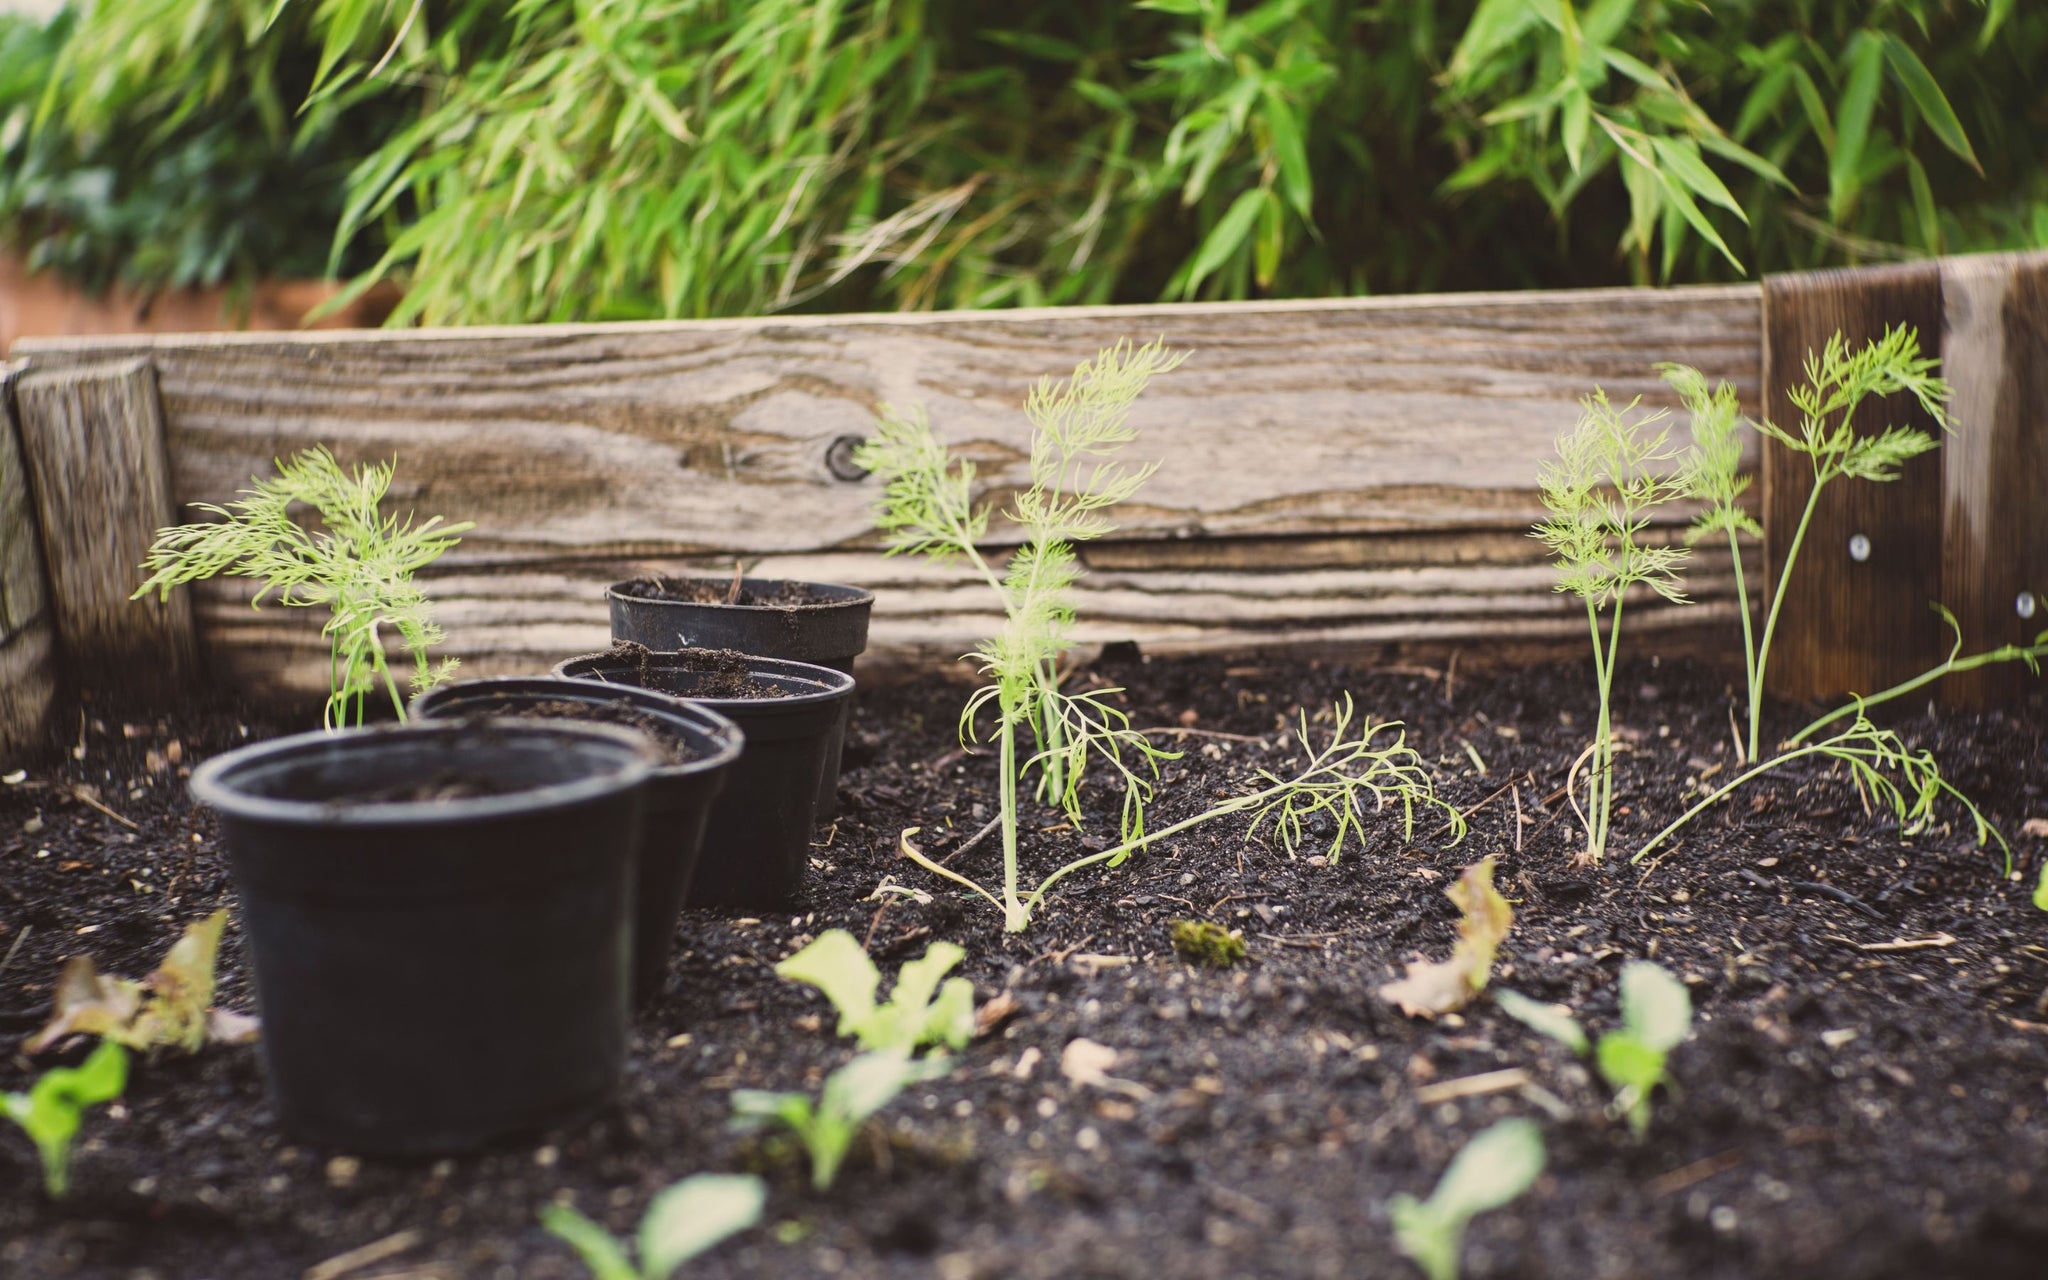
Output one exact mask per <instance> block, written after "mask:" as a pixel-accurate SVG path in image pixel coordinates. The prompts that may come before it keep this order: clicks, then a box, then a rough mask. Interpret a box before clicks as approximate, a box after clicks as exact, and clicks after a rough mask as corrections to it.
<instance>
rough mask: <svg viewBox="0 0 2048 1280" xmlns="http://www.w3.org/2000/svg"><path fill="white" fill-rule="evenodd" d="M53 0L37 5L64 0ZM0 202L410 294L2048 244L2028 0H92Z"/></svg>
mask: <svg viewBox="0 0 2048 1280" xmlns="http://www.w3.org/2000/svg"><path fill="white" fill-rule="evenodd" d="M45 7H47V6H45ZM0 22H4V25H0V228H4V236H5V240H6V244H7V246H8V247H9V248H11V249H13V250H14V251H15V252H16V253H18V254H20V255H22V256H23V257H24V258H25V259H26V260H27V261H28V262H29V263H30V264H31V265H33V266H36V267H48V268H51V269H54V270H57V271H60V272H62V273H64V274H65V275H66V276H68V277H71V278H73V279H75V280H77V281H80V282H83V283H85V284H87V285H89V286H93V287H101V286H104V285H107V284H109V283H112V282H116V281H119V282H121V283H124V284H127V285H130V286H133V287H136V288H139V289H143V290H153V289H161V288H168V287H176V286H182V285H188V284H218V283H229V284H238V283H247V282H251V281H253V280H255V279H258V278H262V277H280V276H318V275H323V274H333V275H340V276H343V277H346V278H348V279H350V280H351V281H352V282H353V285H352V287H353V288H354V289H357V290H360V289H363V288H367V287H368V286H369V285H371V284H372V283H374V282H376V281H378V280H381V279H388V280H390V281H391V282H393V283H394V284H396V285H397V286H399V287H400V288H401V289H402V290H403V291H404V300H403V302H402V303H401V304H400V306H399V309H398V311H397V312H396V313H395V315H394V316H393V322H394V323H432V324H471V323H504V322H533V321H550V320H587V319H624V318H645V317H658V316H713V315H740V314H760V313H766V312H773V311H790V310H802V311H826V310H832V311H851V310H869V309H895V308H931V307H1000V306H1017V305H1040V304H1060V303H1101V302H1138V301H1150V300H1155V299H1162V298H1166V299H1179V298H1254V297H1312V296H1329V295H1354V294H1364V293H1392V292H1413V291H1420V290H1467V289H1512V288H1524V287H1532V286H1569V285H1592V284H1606V283H1631V282H1633V283H1645V284H1648V283H1658V282H1666V281H1671V282H1679V281H1706V280H1731V279H1744V278H1751V277H1754V276H1756V275H1759V274H1761V273H1763V272H1767V271H1778V270H1787V269H1797V268H1806V267H1815V266H1824V265H1836V264H1852V263H1870V262H1880V261H1889V260H1897V259H1903V258H1911V257H1918V256H1923V255H1929V254H1935V253H1953V252H1965V251H1971V250H1980V249H1992V248H2018V247H2025V246H2038V245H2048V174H2044V170H2043V165H2042V159H2043V150H2044V148H2048V5H2042V4H2038V3H2035V4H2027V5H2020V4H2019V3H2018V2H2017V0H1922V2H1913V0H1714V2H1713V3H1699V2H1691V3H1677V2H1671V3H1666V2H1660V0H1594V2H1593V3H1584V4H1574V3H1572V0H1479V2H1478V3H1473V2H1471V0H1379V2H1375V3H1365V2H1361V0H1262V2H1259V3H1246V2H1244V0H1239V2H1237V3H1229V2H1228V0H1147V2H1145V3H1117V2H1114V0H1111V2H1103V0H1011V2H1010V3H1006V4H991V3H986V2H983V0H726V2H715V0H119V2H118V3H116V2H114V0H103V2H102V3H99V4H97V5H74V6H72V7H68V8H65V9H64V10H62V11H61V12H59V13H58V14H57V15H56V16H55V17H54V18H53V19H49V20H47V21H45V20H43V19H41V18H36V17H21V16H17V17H10V18H6V19H4V20H0Z"/></svg>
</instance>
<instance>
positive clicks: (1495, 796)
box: [1428, 782, 1519, 840]
mask: <svg viewBox="0 0 2048 1280" xmlns="http://www.w3.org/2000/svg"><path fill="white" fill-rule="evenodd" d="M1513 788H1514V784H1513V783H1512V782H1511V783H1509V784H1508V785H1507V786H1505V787H1502V788H1501V789H1500V790H1498V791H1496V792H1494V793H1493V794H1492V795H1490V796H1488V797H1486V799H1484V800H1481V801H1480V802H1479V803H1478V804H1475V805H1473V806H1472V807H1471V808H1470V809H1467V810H1465V814H1464V816H1465V817H1466V818H1468V819H1469V818H1471V816H1472V815H1473V814H1475V813H1477V812H1479V811H1480V810H1481V809H1484V808H1485V807H1486V806H1487V805H1490V804H1492V803H1493V802H1494V801H1496V800H1498V799H1500V798H1501V797H1502V796H1504V795H1506V794H1507V793H1508V792H1509V791H1510V790H1512V789H1513ZM1518 803H1519V802H1518ZM1450 829H1451V824H1450V823H1448V822H1446V823H1445V824H1444V825H1442V826H1440V827H1438V828H1437V829H1436V830H1434V831H1432V832H1430V833H1429V837H1428V838H1429V839H1431V840H1434V839H1436V838H1437V837H1438V836H1440V835H1442V834H1443V833H1444V832H1446V831H1449V830H1450Z"/></svg>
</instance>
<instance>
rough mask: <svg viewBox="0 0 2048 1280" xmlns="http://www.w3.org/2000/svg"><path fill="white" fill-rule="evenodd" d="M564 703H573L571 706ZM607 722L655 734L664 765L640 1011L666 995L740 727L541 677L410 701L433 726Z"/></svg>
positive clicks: (644, 880)
mask: <svg viewBox="0 0 2048 1280" xmlns="http://www.w3.org/2000/svg"><path fill="white" fill-rule="evenodd" d="M564 704H570V705H567V706H565V705H564ZM579 706H580V707H583V708H588V709H589V710H588V711H586V712H584V713H583V714H584V715H589V716H592V717H593V718H596V719H600V720H603V719H610V720H612V721H613V722H614V723H619V724H623V725H624V726H625V727H627V728H638V729H642V730H645V731H648V732H650V733H652V734H653V736H654V737H655V738H656V740H657V744H658V745H659V746H660V747H661V749H662V755H663V763H662V764H661V765H660V766H658V767H657V768H656V769H655V770H654V773H653V775H652V776H651V777H649V778H648V780H647V787H646V813H645V817H644V819H643V821H642V822H641V826H640V850H639V856H638V858H637V860H636V863H635V873H634V876H635V878H634V887H633V898H634V908H633V1003H634V1005H635V1006H636V1007H637V1006H640V1005H644V1004H646V1003H647V1002H648V1001H650V1000H652V999H654V998H655V997H656V996H658V995H660V994H661V989H662V979H663V975H665V974H666V973H667V971H668V955H669V950H670V948H671V947H672V946H673V945H674V942H675V934H676V917H677V915H679V914H680V913H681V912H682V909H683V899H684V895H686V894H687V893H688V892H689V888H690V877H691V876H692V875H693V874H695V872H696V870H697V857H698V854H699V852H700V851H701V850H702V848H703V846H704V821H705V819H706V818H708V817H709V816H710V815H711V804H712V801H713V800H714V799H715V798H716V797H717V795H718V793H719V790H720V789H721V788H722V787H724V785H725V778H726V772H727V770H728V769H729V768H730V766H731V765H732V763H733V761H735V760H737V759H739V755H740V747H741V743H742V741H743V738H742V735H741V733H740V729H739V726H738V725H735V724H734V723H733V722H732V721H730V720H728V719H726V718H725V717H724V716H722V715H720V714H718V713H717V712H716V711H713V710H711V709H710V708H709V707H705V706H703V705H701V704H698V703H694V702H684V701H682V700H681V699H678V698H672V697H670V696H668V695H667V694H665V693H656V692H654V691H653V690H651V689H635V688H632V687H630V686H625V685H618V684H609V685H606V684H598V683H595V682H593V681H588V680H552V679H546V678H542V677H507V678H502V679H484V680H463V681H459V682H457V683H454V684H444V685H437V686H436V687H434V688H432V689H429V690H428V691H427V692H426V693H424V694H421V695H420V697H419V699H418V701H416V702H414V703H413V711H414V713H415V714H416V715H419V716H422V717H425V718H426V719H429V720H449V719H458V718H462V717H467V716H518V717H521V718H528V717H540V718H543V719H545V718H550V717H559V718H563V719H581V718H582V716H579V715H578V714H576V708H577V707H579Z"/></svg>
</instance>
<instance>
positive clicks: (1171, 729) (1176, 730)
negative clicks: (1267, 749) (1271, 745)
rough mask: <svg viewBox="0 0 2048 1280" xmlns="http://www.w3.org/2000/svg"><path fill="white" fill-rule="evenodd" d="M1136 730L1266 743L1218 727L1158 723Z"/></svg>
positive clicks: (1262, 740) (1145, 732) (1248, 735)
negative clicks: (1191, 726)
mask: <svg viewBox="0 0 2048 1280" xmlns="http://www.w3.org/2000/svg"><path fill="white" fill-rule="evenodd" d="M1137 732H1138V733H1142V734H1145V735H1146V736H1148V737H1149V736H1151V735H1152V734H1155V733H1167V734H1172V735H1173V736H1174V737H1176V738H1221V739H1222V740H1223V741H1225V742H1256V743H1258V744H1259V745H1260V746H1262V747H1263V746H1265V745H1266V740H1265V739H1264V738H1260V737H1256V736H1254V735H1252V734H1249V733H1224V732H1223V731H1222V730H1220V729H1190V728H1187V727H1186V726H1184V725H1177V724H1176V725H1160V726H1159V727H1157V728H1155V729H1139V730H1137Z"/></svg>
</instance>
